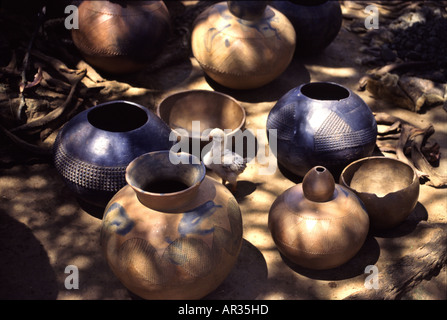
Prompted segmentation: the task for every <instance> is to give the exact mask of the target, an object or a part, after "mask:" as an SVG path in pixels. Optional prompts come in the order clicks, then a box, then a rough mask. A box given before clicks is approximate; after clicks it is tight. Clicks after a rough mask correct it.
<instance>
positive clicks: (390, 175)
mask: <svg viewBox="0 0 447 320" xmlns="http://www.w3.org/2000/svg"><path fill="white" fill-rule="evenodd" d="M340 184H341V185H343V186H345V187H347V188H349V189H350V190H352V191H354V193H355V194H356V195H357V196H358V197H359V198H360V199H361V200H362V201H363V203H364V205H365V207H366V211H367V212H368V214H369V216H370V221H371V226H372V227H373V228H377V229H389V228H393V227H396V226H397V225H399V224H400V223H402V222H403V221H404V220H405V219H406V218H407V217H408V215H409V214H410V213H411V212H412V211H413V210H414V208H415V207H416V204H417V201H418V198H419V178H418V176H417V174H416V172H415V171H414V170H413V168H412V167H410V166H409V165H408V164H406V163H404V162H403V161H401V160H397V159H393V158H388V157H367V158H363V159H360V160H357V161H354V162H352V163H351V164H349V165H348V166H347V167H346V168H345V169H344V170H343V172H342V173H341V176H340Z"/></svg>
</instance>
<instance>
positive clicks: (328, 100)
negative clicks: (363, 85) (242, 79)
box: [267, 82, 377, 179]
mask: <svg viewBox="0 0 447 320" xmlns="http://www.w3.org/2000/svg"><path fill="white" fill-rule="evenodd" d="M272 130H276V132H275V131H272ZM267 135H268V138H269V143H276V144H277V154H276V156H277V158H278V162H279V163H280V164H281V165H282V166H284V167H285V168H286V169H288V170H289V171H290V172H292V173H294V174H295V175H298V176H301V177H302V176H304V175H305V174H306V173H307V172H308V171H309V170H310V169H311V168H312V167H314V166H317V165H321V166H324V167H326V168H327V169H328V170H329V171H330V172H331V173H332V174H333V175H334V176H336V177H337V179H338V177H339V174H340V173H341V171H342V170H343V169H344V167H346V166H347V165H348V164H349V163H351V162H352V161H355V160H358V159H360V158H364V157H367V156H370V155H371V154H372V152H373V151H374V147H375V144H376V138H377V123H376V120H375V118H374V115H373V114H372V112H371V110H370V109H369V107H368V105H367V104H366V103H365V102H364V101H363V100H362V99H361V98H360V97H359V96H358V95H356V94H355V93H354V92H352V91H351V90H349V89H348V88H345V87H343V86H341V85H339V84H336V83H331V82H312V83H307V84H303V85H301V86H299V87H296V88H294V89H292V90H290V91H289V92H288V93H286V94H285V95H284V96H283V97H281V98H280V99H279V100H278V102H277V103H276V104H275V106H274V107H273V108H272V110H271V111H270V113H269V115H268V119H267Z"/></svg>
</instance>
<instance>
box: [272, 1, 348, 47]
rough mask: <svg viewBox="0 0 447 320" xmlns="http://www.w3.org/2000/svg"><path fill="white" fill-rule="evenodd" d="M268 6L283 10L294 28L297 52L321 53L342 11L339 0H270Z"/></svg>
mask: <svg viewBox="0 0 447 320" xmlns="http://www.w3.org/2000/svg"><path fill="white" fill-rule="evenodd" d="M271 6H273V7H274V8H276V9H278V10H279V11H280V12H282V13H283V14H284V15H285V16H286V17H287V18H288V19H289V20H290V22H291V23H292V25H293V27H294V28H295V32H296V49H295V54H296V55H302V56H306V55H311V54H317V53H320V52H321V51H323V50H324V49H325V48H326V47H327V46H328V45H329V44H330V43H331V42H332V41H334V39H335V38H336V37H337V35H338V32H339V31H340V29H341V25H342V20H343V15H342V11H341V7H340V3H339V2H338V1H331V0H328V1H325V0H291V1H272V2H271Z"/></svg>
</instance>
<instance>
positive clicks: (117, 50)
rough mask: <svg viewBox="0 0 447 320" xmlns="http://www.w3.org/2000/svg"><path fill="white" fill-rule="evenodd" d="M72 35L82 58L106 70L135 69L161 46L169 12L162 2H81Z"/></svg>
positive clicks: (163, 41)
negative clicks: (77, 26) (77, 20)
mask: <svg viewBox="0 0 447 320" xmlns="http://www.w3.org/2000/svg"><path fill="white" fill-rule="evenodd" d="M78 15H79V29H73V30H72V38H73V42H74V44H75V45H76V47H77V48H78V49H79V51H80V52H81V54H82V55H83V56H84V58H85V60H86V61H87V62H88V63H90V64H91V65H92V66H94V67H97V68H99V69H101V70H102V71H106V72H110V73H128V72H134V71H138V70H140V69H142V68H144V66H145V65H147V64H148V63H150V62H151V61H152V60H153V59H154V58H155V57H156V56H157V55H158V54H159V53H160V52H161V50H162V49H163V46H164V44H165V42H166V39H167V35H168V34H169V32H170V23H171V22H170V15H169V11H168V9H167V7H166V5H165V4H164V2H163V1H81V3H80V4H79V6H78Z"/></svg>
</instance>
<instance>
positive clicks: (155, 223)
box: [101, 151, 242, 300]
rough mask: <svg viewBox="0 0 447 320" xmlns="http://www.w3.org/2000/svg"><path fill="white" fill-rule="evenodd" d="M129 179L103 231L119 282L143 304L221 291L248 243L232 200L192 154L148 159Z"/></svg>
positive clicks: (104, 246) (133, 164)
mask: <svg viewBox="0 0 447 320" xmlns="http://www.w3.org/2000/svg"><path fill="white" fill-rule="evenodd" d="M172 156H173V157H177V156H178V157H180V161H181V162H180V163H178V164H175V163H177V162H176V161H178V160H179V158H175V159H176V160H174V162H173V159H172V158H171V157H172ZM126 180H127V182H128V185H127V186H125V187H124V188H123V189H121V190H120V191H119V192H118V193H117V194H116V195H115V196H114V197H113V198H112V200H111V201H110V202H109V204H108V206H107V207H106V209H105V213H104V217H103V221H102V228H101V246H102V249H103V252H104V255H105V258H106V260H107V261H108V263H109V266H110V267H111V269H112V271H113V272H114V273H115V275H116V276H117V277H118V278H119V280H120V281H121V282H122V283H123V284H124V286H126V287H127V288H128V289H129V290H130V291H132V292H133V293H135V294H136V295H138V296H140V297H142V298H145V299H184V300H188V299H199V298H202V297H204V296H205V295H207V294H208V293H210V292H211V291H213V290H214V289H216V288H217V286H219V284H220V283H221V282H222V281H223V280H224V279H225V278H226V277H227V275H228V273H229V272H230V271H231V269H232V268H233V266H234V264H235V262H236V259H237V257H238V254H239V251H240V248H241V244H242V217H241V213H240V209H239V205H238V203H237V201H236V199H235V198H234V197H233V195H232V194H231V193H230V192H229V191H228V190H227V188H225V187H224V186H223V185H222V184H221V183H219V182H217V181H216V180H214V179H212V178H210V177H208V176H206V169H205V166H204V165H203V163H202V162H200V161H199V160H198V158H197V157H195V156H193V155H190V154H186V153H179V154H174V153H172V152H170V151H159V152H151V153H148V154H145V155H142V156H140V157H138V158H137V159H135V160H134V161H133V162H131V163H130V164H129V166H128V168H127V170H126Z"/></svg>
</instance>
